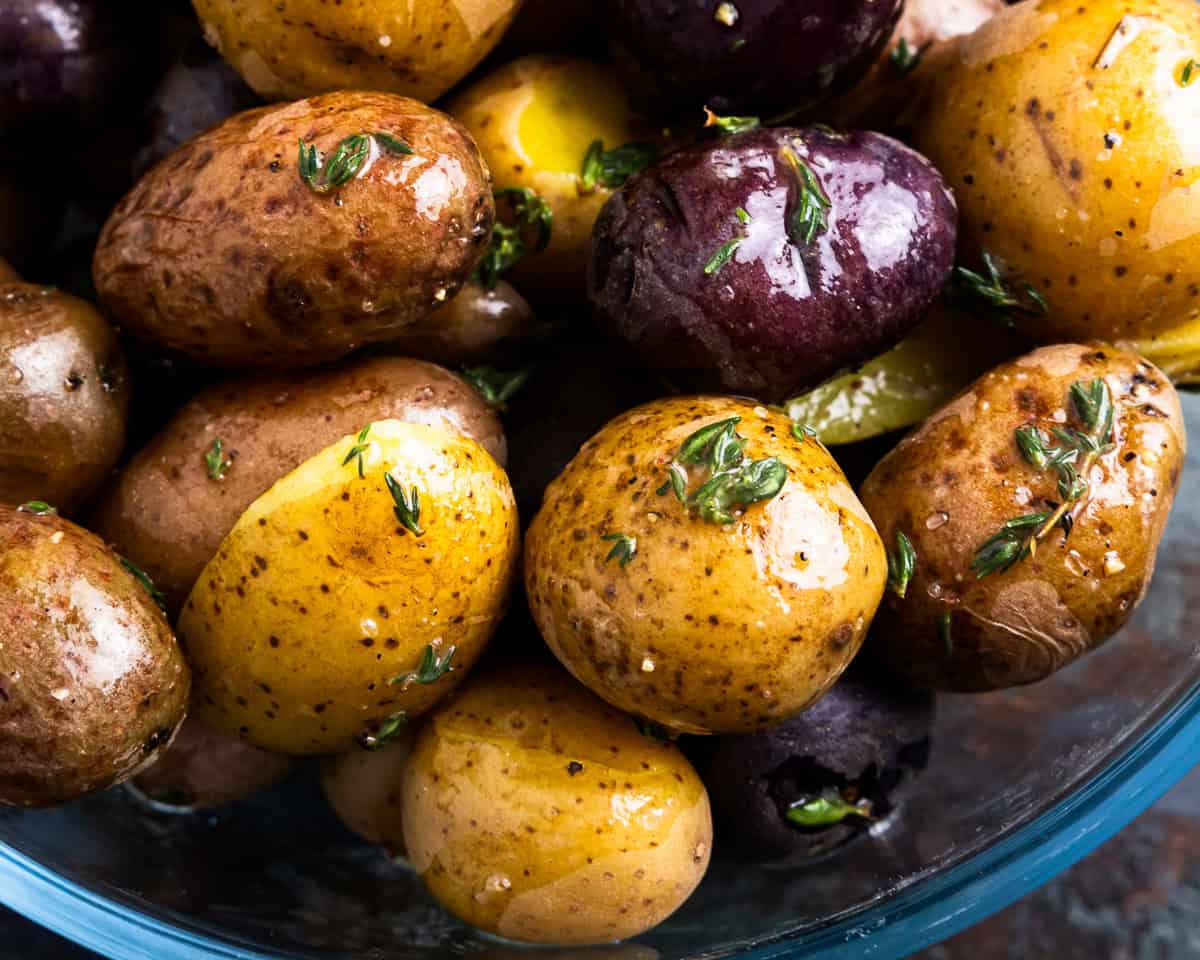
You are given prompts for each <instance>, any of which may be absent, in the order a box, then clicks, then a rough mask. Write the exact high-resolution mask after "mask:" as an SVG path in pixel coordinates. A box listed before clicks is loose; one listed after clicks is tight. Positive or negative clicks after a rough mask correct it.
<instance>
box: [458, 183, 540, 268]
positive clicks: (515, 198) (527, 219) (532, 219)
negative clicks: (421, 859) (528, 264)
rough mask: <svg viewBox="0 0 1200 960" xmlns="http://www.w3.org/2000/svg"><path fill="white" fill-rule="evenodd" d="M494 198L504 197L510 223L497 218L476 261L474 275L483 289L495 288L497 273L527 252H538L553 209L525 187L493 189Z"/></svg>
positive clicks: (513, 263)
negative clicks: (511, 218)
mask: <svg viewBox="0 0 1200 960" xmlns="http://www.w3.org/2000/svg"><path fill="white" fill-rule="evenodd" d="M495 196H496V202H497V203H499V202H500V201H502V200H503V201H507V203H508V205H509V206H510V207H511V208H512V214H513V224H512V226H509V225H508V224H506V223H501V222H499V221H497V222H496V223H495V225H494V226H493V227H492V240H491V243H489V244H488V248H487V250H486V251H485V252H484V254H483V259H482V260H480V261H479V266H478V267H477V268H476V270H475V276H474V279H475V280H477V281H478V282H479V283H480V284H482V285H483V287H484V289H486V290H495V289H496V284H497V283H499V281H500V275H501V274H502V273H504V272H505V271H507V270H511V269H512V268H513V267H514V266H516V265H517V263H518V262H520V261H521V260H522V259H523V258H524V257H525V256H526V255H527V254H528V253H530V252H531V250H530V247H531V246H532V252H533V253H541V252H542V251H543V250H545V249H546V246H547V244H549V243H550V235H551V233H552V232H553V228H554V212H553V211H552V210H551V209H550V206H549V204H547V203H546V201H545V200H543V199H542V198H541V197H540V196H539V195H538V194H536V193H534V192H533V191H532V190H527V189H525V188H524V187H506V188H505V189H503V190H497V191H496V194H495Z"/></svg>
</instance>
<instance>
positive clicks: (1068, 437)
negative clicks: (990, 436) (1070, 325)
mask: <svg viewBox="0 0 1200 960" xmlns="http://www.w3.org/2000/svg"><path fill="white" fill-rule="evenodd" d="M1069 393H1070V398H1071V406H1072V408H1073V410H1074V413H1075V416H1076V418H1077V419H1078V420H1079V421H1080V422H1081V423H1082V424H1083V427H1084V429H1083V430H1082V431H1080V430H1076V429H1074V428H1072V427H1062V426H1057V425H1056V426H1054V427H1052V428H1051V430H1050V433H1049V434H1047V433H1045V432H1043V431H1042V430H1041V429H1040V428H1038V427H1036V426H1030V425H1026V426H1023V427H1018V428H1017V429H1016V430H1015V431H1014V434H1013V438H1014V441H1015V442H1016V445H1017V449H1018V450H1019V451H1020V452H1021V456H1022V458H1023V459H1024V460H1025V462H1026V463H1028V464H1029V465H1030V466H1032V467H1035V468H1037V469H1038V470H1052V471H1053V472H1054V473H1055V475H1056V476H1057V479H1058V484H1057V488H1058V496H1059V498H1060V501H1061V502H1059V503H1057V504H1054V505H1053V507H1052V509H1050V510H1045V511H1039V512H1035V513H1027V514H1024V515H1022V516H1019V517H1014V518H1013V519H1011V520H1008V521H1006V522H1005V523H1004V525H1003V526H1002V527H1001V528H1000V529H999V530H998V531H997V532H996V533H994V534H993V535H992V536H991V537H989V538H988V539H987V540H985V541H984V542H983V543H981V544H980V545H979V547H978V548H977V549H976V551H975V557H974V559H973V560H972V561H971V569H972V570H973V571H974V572H975V575H976V576H977V577H978V578H979V579H983V578H984V577H986V576H989V575H991V574H993V573H1004V572H1005V571H1007V570H1011V569H1012V568H1013V567H1014V566H1016V565H1017V564H1018V563H1020V562H1021V561H1022V560H1024V559H1025V558H1026V557H1031V556H1033V555H1034V554H1035V553H1036V552H1037V547H1038V544H1039V543H1040V542H1041V541H1042V540H1044V539H1045V538H1046V537H1048V536H1049V535H1050V532H1051V531H1052V530H1054V528H1055V527H1061V528H1062V530H1063V535H1064V539H1065V538H1066V537H1069V536H1070V535H1071V531H1072V530H1073V529H1074V526H1075V518H1074V514H1073V510H1074V507H1075V505H1076V504H1077V503H1079V501H1080V500H1082V499H1083V498H1084V497H1085V496H1086V495H1087V492H1088V483H1087V480H1086V479H1085V478H1086V477H1087V474H1088V472H1089V471H1090V470H1091V468H1092V465H1093V464H1095V462H1096V459H1097V458H1098V457H1100V456H1102V455H1103V454H1105V453H1108V452H1109V451H1110V450H1112V449H1113V448H1114V446H1115V444H1114V436H1113V424H1114V418H1115V411H1114V409H1113V402H1112V393H1111V392H1110V391H1109V389H1108V384H1106V383H1105V382H1104V381H1103V380H1101V379H1095V380H1091V381H1088V382H1086V383H1085V382H1083V381H1076V382H1075V383H1073V384H1071V389H1070V391H1069Z"/></svg>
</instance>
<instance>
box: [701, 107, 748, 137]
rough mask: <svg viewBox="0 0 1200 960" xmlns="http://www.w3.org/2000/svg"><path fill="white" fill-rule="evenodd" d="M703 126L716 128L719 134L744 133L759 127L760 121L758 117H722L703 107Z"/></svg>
mask: <svg viewBox="0 0 1200 960" xmlns="http://www.w3.org/2000/svg"><path fill="white" fill-rule="evenodd" d="M704 126H705V127H716V128H717V129H718V130H719V131H720V132H721V133H745V132H746V131H747V130H753V129H754V128H755V127H761V126H762V121H761V120H760V119H759V118H758V117H722V116H718V115H717V114H715V113H713V112H712V111H711V110H710V109H709V108H708V107H705V108H704Z"/></svg>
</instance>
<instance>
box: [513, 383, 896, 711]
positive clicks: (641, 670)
mask: <svg viewBox="0 0 1200 960" xmlns="http://www.w3.org/2000/svg"><path fill="white" fill-rule="evenodd" d="M730 416H741V418H742V420H741V423H740V424H739V425H738V432H739V433H740V435H741V436H743V437H745V438H746V439H747V440H748V443H747V446H746V456H747V457H750V458H752V459H761V458H764V457H768V456H777V457H779V459H780V460H782V461H783V463H784V464H785V465H786V466H787V467H788V471H789V475H788V479H787V482H786V483H785V484H784V486H783V489H782V490H781V491H780V493H779V494H778V495H777V496H775V497H774V498H773V499H771V500H769V501H766V502H764V503H757V504H753V505H751V506H750V507H748V508H746V510H745V512H744V514H743V515H742V517H741V518H740V519H739V520H738V521H737V522H736V523H735V524H733V525H730V526H724V527H723V526H719V525H717V524H714V523H709V522H707V521H705V520H701V519H699V518H698V517H692V516H689V515H688V514H687V513H686V512H685V511H684V508H683V506H682V505H681V504H680V503H679V502H678V501H677V500H676V499H675V497H674V495H673V494H671V493H670V492H667V493H666V494H664V495H662V496H659V495H658V494H657V493H656V490H657V489H658V488H659V487H660V485H661V484H662V483H663V481H664V480H665V478H666V464H667V463H668V462H669V459H670V458H671V457H672V456H674V455H675V453H676V451H677V450H678V449H679V445H680V444H681V443H682V442H683V441H684V440H685V439H686V438H687V437H688V436H690V435H691V434H692V433H694V432H695V431H696V430H698V429H699V428H700V427H702V426H705V425H707V424H709V423H713V422H716V421H718V420H722V419H724V418H726V417H730ZM701 476H702V475H698V476H695V477H694V478H693V484H692V486H693V487H694V486H696V485H698V484H699V482H700V480H701ZM613 532H620V533H624V534H627V535H629V536H633V537H636V538H637V553H636V555H635V556H634V558H633V559H632V560H631V561H630V562H629V563H628V565H627V566H625V567H621V566H620V565H619V564H618V563H617V562H615V561H614V562H606V560H605V557H606V555H607V554H608V551H609V550H610V548H611V547H612V544H611V543H609V542H607V541H604V540H601V537H602V536H603V535H604V534H608V533H613ZM886 576H887V564H886V558H885V556H884V551H883V546H882V544H881V543H880V541H879V537H878V535H877V534H876V533H875V528H874V526H873V525H872V523H871V520H870V518H869V517H868V516H867V513H866V511H865V510H864V509H863V508H862V505H861V504H860V503H859V502H858V499H857V498H856V497H855V495H854V491H853V490H852V489H851V488H850V485H849V484H848V483H847V482H846V478H845V476H844V475H843V474H842V472H841V470H840V469H839V467H838V466H837V464H836V463H835V462H834V461H833V458H832V457H831V456H830V455H829V453H828V451H826V450H825V449H824V448H823V447H821V446H820V445H819V444H817V443H815V442H814V441H811V440H808V441H804V442H801V441H798V440H796V439H794V438H793V437H792V434H791V422H790V421H789V420H788V419H787V417H785V416H783V415H782V414H779V413H774V412H770V411H768V410H767V409H766V408H765V407H756V406H755V405H754V404H753V403H749V402H746V401H741V400H733V399H727V398H721V397H675V398H670V399H666V400H659V401H656V402H654V403H650V404H647V405H645V406H643V407H638V408H636V409H634V410H631V411H629V412H628V413H625V414H623V415H621V416H619V417H617V418H616V419H615V420H613V421H611V422H610V423H609V424H608V425H607V426H605V427H604V428H603V429H602V430H601V431H600V432H599V433H597V434H596V436H594V437H593V438H592V439H591V440H589V441H588V442H587V443H586V444H584V446H583V448H582V449H581V450H580V452H579V454H578V455H577V456H576V457H575V459H574V460H572V461H571V463H570V464H569V465H568V466H567V469H566V470H565V471H564V472H563V473H562V474H561V475H560V476H559V477H558V479H557V480H555V481H554V482H553V483H552V484H551V485H550V487H549V488H548V489H547V491H546V495H545V500H544V502H543V505H542V509H541V511H540V512H539V513H538V515H537V517H536V518H535V519H534V521H533V524H532V525H531V526H530V528H529V532H528V535H527V537H526V541H525V586H526V590H527V593H528V596H529V608H530V610H531V612H532V613H533V617H534V620H535V621H536V622H537V624H538V627H539V628H540V630H541V632H542V636H543V637H544V638H545V640H546V643H547V644H548V645H549V646H550V649H551V650H552V651H554V653H555V655H556V656H557V657H558V658H559V659H560V660H561V661H562V662H563V664H564V665H565V666H566V667H567V669H568V670H570V671H571V672H572V673H573V674H574V675H575V676H576V677H577V678H578V679H579V680H580V681H581V682H582V683H583V684H584V685H585V686H587V687H588V688H589V689H591V690H592V691H593V692H594V693H596V694H598V695H599V696H601V697H603V698H604V699H605V700H607V701H608V702H609V703H612V704H613V705H614V706H617V707H620V708H621V709H623V710H625V711H627V712H629V713H632V714H640V715H642V716H645V717H648V718H649V719H651V720H654V721H656V722H658V723H660V724H662V725H663V726H665V727H667V728H669V729H673V730H677V731H679V732H682V733H738V732H744V731H749V730H755V729H758V728H759V727H764V726H769V725H771V724H773V723H778V722H780V721H782V720H783V719H785V718H786V717H788V716H790V715H792V714H794V713H798V712H799V711H800V710H803V709H804V708H805V707H806V706H808V705H809V704H810V703H813V702H814V701H816V700H817V699H818V698H819V697H820V696H821V695H822V694H823V693H824V692H825V690H826V689H828V688H829V686H830V685H832V684H833V682H834V681H835V680H836V679H837V678H838V676H839V675H840V674H841V672H842V670H844V669H845V667H846V666H847V664H849V662H850V660H851V659H852V658H853V656H854V654H855V653H856V652H857V651H858V648H859V646H860V644H861V643H862V640H863V637H864V636H865V634H866V630H867V625H868V624H869V623H870V621H871V617H872V616H873V615H874V613H875V608H876V606H877V605H878V603H879V599H880V596H881V595H882V592H883V584H884V581H885V579H886ZM826 584H828V586H826Z"/></svg>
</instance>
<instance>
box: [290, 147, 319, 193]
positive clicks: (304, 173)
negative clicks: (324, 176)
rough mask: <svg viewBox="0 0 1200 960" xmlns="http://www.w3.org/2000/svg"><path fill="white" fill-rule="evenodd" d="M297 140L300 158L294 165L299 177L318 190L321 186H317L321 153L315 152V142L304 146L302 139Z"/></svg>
mask: <svg viewBox="0 0 1200 960" xmlns="http://www.w3.org/2000/svg"><path fill="white" fill-rule="evenodd" d="M299 142H300V159H299V160H298V161H297V164H296V165H297V166H298V167H299V169H300V179H301V180H303V181H304V182H305V183H307V184H308V185H309V186H310V187H312V188H313V189H314V190H317V191H318V192H320V191H321V189H322V188H321V187H319V186H318V182H319V180H320V177H321V154H320V153H318V152H317V146H316V144H310V145H308V146H305V145H304V141H303V140H301V141H299Z"/></svg>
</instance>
